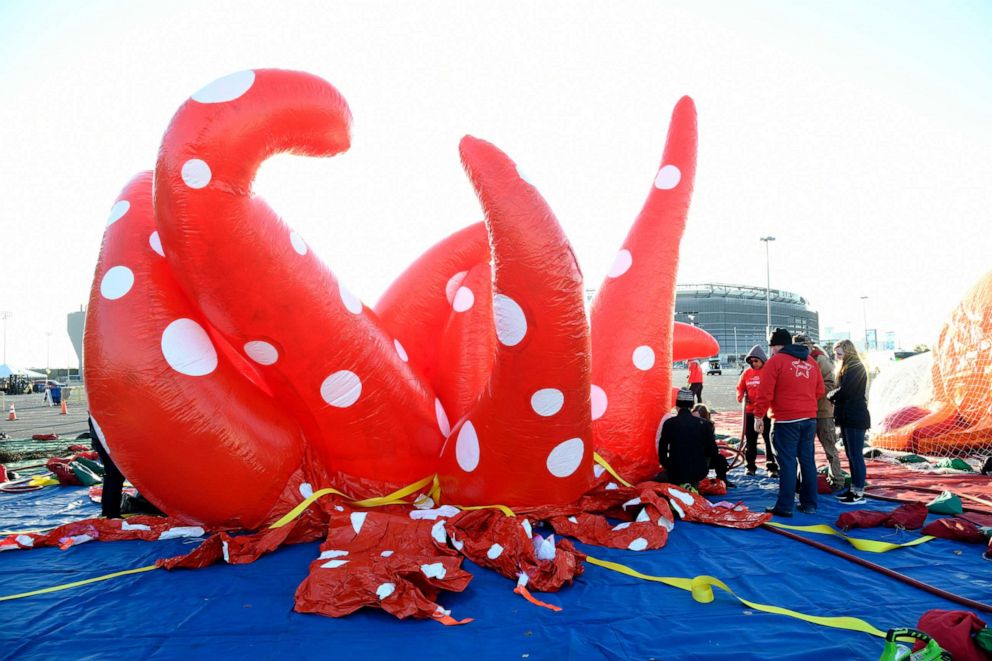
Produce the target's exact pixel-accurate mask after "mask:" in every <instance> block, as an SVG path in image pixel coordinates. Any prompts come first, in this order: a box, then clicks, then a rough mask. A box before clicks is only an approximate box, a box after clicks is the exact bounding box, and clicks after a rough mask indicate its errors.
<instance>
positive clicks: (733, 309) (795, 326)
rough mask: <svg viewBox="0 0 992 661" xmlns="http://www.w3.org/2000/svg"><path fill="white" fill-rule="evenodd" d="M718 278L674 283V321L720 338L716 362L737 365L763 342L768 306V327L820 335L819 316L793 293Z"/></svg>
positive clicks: (717, 338)
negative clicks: (752, 348) (694, 282)
mask: <svg viewBox="0 0 992 661" xmlns="http://www.w3.org/2000/svg"><path fill="white" fill-rule="evenodd" d="M765 292H766V290H765V288H764V287H750V286H748V285H732V284H723V283H704V284H685V285H677V287H676V293H675V320H676V321H680V322H682V323H686V324H692V325H694V326H699V327H700V328H702V329H704V330H705V331H706V332H708V333H709V334H710V335H712V336H713V337H715V338H716V340H717V342H719V343H720V356H719V357H720V361H721V362H722V363H725V364H728V363H729V364H737V362H738V361H739V360H740V359H742V358H743V356H744V354H746V353H747V351H748V350H749V349H750V348H751V347H752V346H754V345H755V344H762V345H764V344H767V341H768V334H767V329H766V325H767V307H766V305H767V304H768V303H770V305H771V327H772V328H787V329H789V330H790V331H792V332H793V333H804V334H806V335H809V336H810V337H811V338H812V339H813V341H814V342H819V339H820V315H819V313H818V312H817V311H816V310H811V309H809V302H808V301H807V300H806V299H805V298H803V297H802V296H800V295H799V294H795V293H793V292H788V291H783V290H781V289H771V290H768V299H767V302H766V298H765Z"/></svg>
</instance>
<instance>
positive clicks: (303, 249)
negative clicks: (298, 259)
mask: <svg viewBox="0 0 992 661" xmlns="http://www.w3.org/2000/svg"><path fill="white" fill-rule="evenodd" d="M289 242H290V243H291V244H293V250H295V251H296V253H297V254H299V255H305V254H307V242H306V241H304V240H303V237H302V236H300V235H299V234H297V233H296V232H293V231H290V233H289Z"/></svg>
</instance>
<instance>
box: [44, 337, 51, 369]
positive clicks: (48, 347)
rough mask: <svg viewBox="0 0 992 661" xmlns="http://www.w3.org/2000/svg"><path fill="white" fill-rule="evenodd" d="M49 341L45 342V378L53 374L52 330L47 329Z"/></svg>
mask: <svg viewBox="0 0 992 661" xmlns="http://www.w3.org/2000/svg"><path fill="white" fill-rule="evenodd" d="M45 335H46V336H47V338H48V339H47V341H46V343H45V353H46V355H47V357H46V358H45V378H46V379H49V378H51V375H52V331H46V332H45Z"/></svg>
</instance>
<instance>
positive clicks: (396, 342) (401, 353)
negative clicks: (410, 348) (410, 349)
mask: <svg viewBox="0 0 992 661" xmlns="http://www.w3.org/2000/svg"><path fill="white" fill-rule="evenodd" d="M393 346H394V347H396V353H397V354H399V357H400V360H402V361H403V362H404V363H405V362H407V361H409V360H410V357H409V356H408V355H406V349H404V348H403V345H402V344H400V341H399V340H396V339H394V340H393Z"/></svg>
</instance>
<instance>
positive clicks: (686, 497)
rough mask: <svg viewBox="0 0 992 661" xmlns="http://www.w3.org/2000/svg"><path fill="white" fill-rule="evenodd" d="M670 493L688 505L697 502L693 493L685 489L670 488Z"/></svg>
mask: <svg viewBox="0 0 992 661" xmlns="http://www.w3.org/2000/svg"><path fill="white" fill-rule="evenodd" d="M668 493H669V495H672V496H675V497H676V498H678V499H679V500H681V501H682V502H683V503H685V504H686V505H692V504H694V503H695V502H696V499H695V498H693V497H692V494H689V493H686V492H685V491H680V490H679V489H669V490H668ZM672 502H675V501H672Z"/></svg>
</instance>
